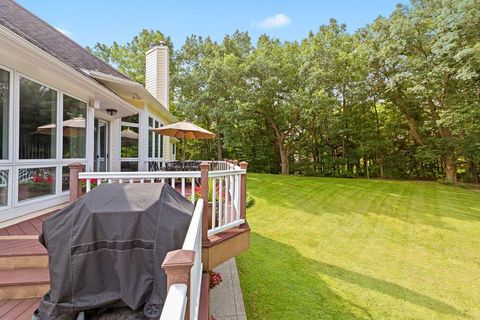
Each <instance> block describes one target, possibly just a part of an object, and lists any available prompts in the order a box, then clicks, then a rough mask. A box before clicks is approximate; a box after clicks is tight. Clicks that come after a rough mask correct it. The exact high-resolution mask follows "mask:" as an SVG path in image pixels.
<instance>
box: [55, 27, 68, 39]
mask: <svg viewBox="0 0 480 320" xmlns="http://www.w3.org/2000/svg"><path fill="white" fill-rule="evenodd" d="M55 29H57V30H58V31H60V32H61V33H63V34H64V35H66V36H67V37H71V36H72V33H71V32H70V31H68V30H66V29H62V28H60V27H55Z"/></svg>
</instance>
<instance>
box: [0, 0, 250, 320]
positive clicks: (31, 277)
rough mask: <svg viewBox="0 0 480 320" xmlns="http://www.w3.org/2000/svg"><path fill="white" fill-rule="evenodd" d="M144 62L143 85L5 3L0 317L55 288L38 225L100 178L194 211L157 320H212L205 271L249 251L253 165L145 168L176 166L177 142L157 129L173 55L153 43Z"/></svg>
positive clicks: (24, 312) (21, 310)
mask: <svg viewBox="0 0 480 320" xmlns="http://www.w3.org/2000/svg"><path fill="white" fill-rule="evenodd" d="M145 59H146V86H145V87H143V86H142V85H141V84H139V83H137V82H134V81H132V80H130V79H128V78H127V77H126V76H125V75H123V74H121V73H120V72H118V71H117V70H115V69H114V68H112V67H111V66H109V65H108V64H106V63H104V62H103V61H101V60H99V59H98V58H96V57H95V56H93V55H92V54H90V53H89V52H88V51H86V50H85V49H84V48H82V47H81V46H79V45H78V44H76V43H75V42H74V41H72V40H71V39H70V38H68V37H67V36H65V35H63V34H62V33H61V32H59V31H58V30H56V29H55V28H54V27H52V26H50V25H49V24H48V23H46V22H45V21H43V20H41V19H40V18H38V17H36V16H35V15H33V14H32V13H30V12H28V11H27V10H26V9H24V8H23V7H21V6H20V5H18V4H17V3H15V2H13V1H10V0H0V123H1V124H2V125H1V127H0V307H1V308H0V311H2V310H3V311H5V310H7V309H8V310H7V315H6V317H3V316H2V312H3V311H2V312H0V319H1V320H4V319H17V318H18V316H22V317H25V319H27V318H29V316H31V314H32V312H33V310H35V309H36V307H37V306H38V301H39V298H40V297H41V296H43V294H44V293H45V292H46V291H48V289H49V288H50V284H49V270H48V256H47V253H46V250H45V248H43V247H42V246H41V245H40V244H39V243H38V234H39V233H40V231H41V229H42V221H43V220H44V219H46V218H47V217H48V215H50V214H53V213H54V211H55V210H57V209H59V208H61V207H62V206H65V205H66V204H67V203H68V202H70V203H73V202H75V201H76V200H77V199H78V198H79V197H81V196H82V195H83V193H84V192H89V191H90V190H91V188H93V187H94V186H95V185H98V184H101V183H169V184H170V185H171V186H172V187H173V188H175V189H176V190H177V191H178V192H180V193H181V194H182V195H183V196H184V197H185V198H187V199H189V200H191V201H192V203H194V204H195V211H194V213H193V216H192V220H191V222H190V225H189V228H188V232H187V234H186V237H185V239H184V242H183V246H182V248H181V249H179V250H174V251H170V252H168V254H167V255H166V257H165V259H164V262H163V264H162V268H163V269H164V270H165V274H166V277H167V288H166V289H168V295H167V298H166V301H165V304H164V306H163V311H162V314H161V318H160V319H162V320H173V319H178V320H180V319H192V320H194V319H202V320H207V319H209V317H210V314H209V307H208V306H209V275H208V272H209V271H210V270H212V269H213V268H215V267H217V266H219V265H220V264H222V263H223V262H225V261H227V260H229V259H231V258H232V257H235V256H236V255H238V254H240V253H241V252H243V251H245V250H247V249H248V247H249V244H250V227H249V225H248V223H247V219H246V195H247V189H246V183H247V182H246V181H247V179H246V173H247V166H248V164H247V163H246V162H241V163H238V161H231V160H230V161H204V162H202V163H201V164H200V165H199V168H200V170H197V171H152V172H150V171H149V170H148V169H149V168H148V162H149V161H168V160H174V159H175V141H174V140H172V139H170V138H168V137H166V136H161V135H157V134H156V133H155V132H154V131H153V129H155V128H157V127H160V126H162V125H166V124H169V123H172V122H175V121H176V119H175V117H174V116H173V115H172V114H171V113H170V112H169V106H168V102H169V97H168V92H169V75H168V63H169V52H168V48H167V47H166V46H165V45H164V44H163V43H159V44H157V45H154V46H152V47H151V48H150V50H148V52H147V53H146V58H145ZM210 184H212V185H210ZM107 240H108V239H107ZM4 314H5V312H4Z"/></svg>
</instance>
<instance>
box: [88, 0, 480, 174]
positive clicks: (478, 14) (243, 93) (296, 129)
mask: <svg viewBox="0 0 480 320" xmlns="http://www.w3.org/2000/svg"><path fill="white" fill-rule="evenodd" d="M479 25H480V6H479V5H478V1H477V0H456V1H446V0H445V1H442V0H414V1H412V2H411V3H410V4H409V5H398V6H397V8H396V9H395V10H394V11H393V13H392V14H391V15H390V16H389V17H379V18H377V19H376V20H375V21H373V22H372V23H371V24H370V25H368V26H365V27H364V28H362V29H360V30H358V31H357V32H355V33H353V34H352V33H348V32H347V29H346V26H345V25H343V24H340V23H338V22H337V21H335V20H333V19H332V20H331V21H330V23H329V24H328V25H323V26H320V28H319V29H318V31H317V32H315V33H314V32H311V33H310V34H309V35H307V36H306V37H305V38H304V39H303V40H302V41H294V42H288V41H280V40H279V39H276V38H271V37H268V36H267V35H263V36H261V37H260V38H259V39H258V41H257V42H256V43H255V44H252V41H251V39H250V37H249V35H248V33H246V32H239V31H237V32H235V33H234V34H232V35H226V36H225V38H224V39H223V41H222V42H216V41H213V40H212V39H210V38H208V37H207V38H202V37H199V36H195V35H192V36H191V37H189V38H187V39H186V41H185V43H184V44H183V46H182V47H181V48H179V49H178V50H176V51H173V47H172V45H171V41H170V39H169V38H168V37H166V36H164V35H163V34H162V33H161V32H159V31H151V30H150V31H148V30H143V31H142V32H141V33H140V34H139V35H138V36H136V37H135V38H134V39H133V40H132V41H131V42H130V43H127V44H126V45H119V44H117V43H114V44H113V45H112V46H108V45H104V44H97V45H95V46H94V48H92V49H90V50H91V51H92V52H93V53H94V54H96V55H97V56H99V57H100V58H102V59H104V60H105V61H107V62H109V63H111V64H113V65H114V66H116V67H118V68H119V70H120V71H122V72H124V73H125V74H126V75H128V76H129V77H131V78H132V79H135V80H137V81H139V82H143V81H144V78H143V77H144V74H145V72H144V68H145V62H144V56H145V52H146V50H147V49H148V47H149V44H150V43H151V42H157V41H158V40H163V41H166V42H167V44H168V45H169V46H170V47H171V49H172V58H171V59H172V64H171V65H172V66H173V67H172V69H171V79H172V86H171V91H172V92H171V93H172V94H171V96H172V97H173V102H174V104H175V106H176V108H175V112H176V114H177V115H178V116H179V117H180V118H185V119H189V120H191V121H194V122H196V123H198V124H199V125H202V126H204V127H206V128H208V129H210V130H212V131H213V132H215V133H216V135H217V138H216V139H215V140H214V141H201V142H192V143H189V144H187V148H188V149H187V154H189V155H190V156H191V157H192V158H203V159H205V158H206V159H223V158H224V157H226V158H237V159H242V160H246V161H248V162H249V163H250V168H251V169H253V170H255V171H259V172H272V173H276V172H281V173H284V174H288V173H295V174H305V175H316V176H341V177H382V178H399V179H400V178H401V179H446V180H447V181H450V182H456V181H457V178H458V177H460V178H461V179H462V180H463V181H466V182H477V183H478V180H479V173H478V166H479V163H480V32H479V31H478V26H479Z"/></svg>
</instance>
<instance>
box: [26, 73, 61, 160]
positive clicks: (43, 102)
mask: <svg viewBox="0 0 480 320" xmlns="http://www.w3.org/2000/svg"><path fill="white" fill-rule="evenodd" d="M19 117H20V137H19V149H18V150H19V154H18V155H19V159H55V157H56V152H55V149H56V132H57V130H56V129H57V92H56V91H55V90H53V89H50V88H48V87H46V86H43V85H41V84H38V83H36V82H33V81H31V80H28V79H25V78H20V112H19Z"/></svg>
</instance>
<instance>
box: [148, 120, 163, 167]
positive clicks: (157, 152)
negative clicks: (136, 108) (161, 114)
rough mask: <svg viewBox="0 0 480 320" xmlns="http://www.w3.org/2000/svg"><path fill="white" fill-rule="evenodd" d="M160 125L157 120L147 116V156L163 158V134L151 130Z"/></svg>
mask: <svg viewBox="0 0 480 320" xmlns="http://www.w3.org/2000/svg"><path fill="white" fill-rule="evenodd" d="M162 126H163V125H162V124H161V123H160V122H159V121H157V120H155V119H153V118H152V117H149V118H148V157H149V158H151V159H158V158H163V136H162V135H160V134H158V133H156V132H155V131H153V129H155V128H160V127H162Z"/></svg>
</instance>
